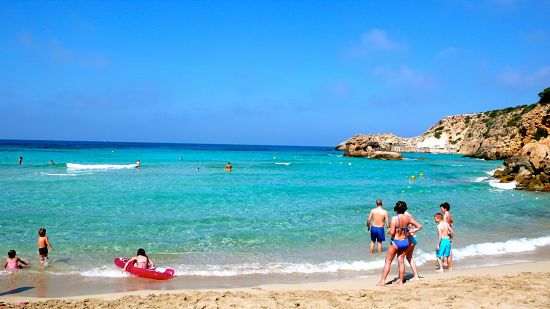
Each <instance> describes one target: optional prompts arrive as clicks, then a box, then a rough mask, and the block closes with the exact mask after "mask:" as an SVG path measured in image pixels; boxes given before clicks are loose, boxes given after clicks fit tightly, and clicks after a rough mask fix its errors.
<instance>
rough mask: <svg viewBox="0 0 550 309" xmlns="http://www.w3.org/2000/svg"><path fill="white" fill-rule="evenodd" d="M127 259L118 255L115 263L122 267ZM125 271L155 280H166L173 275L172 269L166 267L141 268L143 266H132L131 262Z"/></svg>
mask: <svg viewBox="0 0 550 309" xmlns="http://www.w3.org/2000/svg"><path fill="white" fill-rule="evenodd" d="M128 261H129V259H127V258H120V257H119V258H116V259H115V265H116V266H118V267H120V268H122V269H124V266H126V263H127V262H128ZM126 271H127V272H129V273H131V274H132V275H136V276H138V277H144V278H151V279H156V280H166V279H170V278H172V277H174V270H173V269H166V268H160V267H157V268H155V269H143V268H137V267H134V265H133V263H132V264H129V265H128V266H127V267H126Z"/></svg>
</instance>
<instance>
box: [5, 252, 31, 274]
mask: <svg viewBox="0 0 550 309" xmlns="http://www.w3.org/2000/svg"><path fill="white" fill-rule="evenodd" d="M16 254H17V253H16V252H15V250H10V251H8V258H7V259H6V261H5V262H4V268H5V269H8V270H16V269H21V268H23V266H22V265H21V264H23V265H29V263H27V262H25V261H23V260H22V259H20V258H18V257H17V256H16Z"/></svg>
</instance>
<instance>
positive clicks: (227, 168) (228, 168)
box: [225, 162, 233, 172]
mask: <svg viewBox="0 0 550 309" xmlns="http://www.w3.org/2000/svg"><path fill="white" fill-rule="evenodd" d="M232 168H233V166H231V162H227V165H226V166H225V170H226V171H228V172H230V171H231V169H232Z"/></svg>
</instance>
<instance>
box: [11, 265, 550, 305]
mask: <svg viewBox="0 0 550 309" xmlns="http://www.w3.org/2000/svg"><path fill="white" fill-rule="evenodd" d="M395 275H396V274H395V270H394V271H393V272H392V273H391V274H390V276H389V277H388V278H389V280H391V279H392V278H394V277H395ZM376 279H377V278H376V277H368V278H361V279H353V280H340V281H327V282H316V283H304V284H277V285H260V286H257V287H252V288H243V289H215V290H173V291H150V290H142V291H132V292H124V293H108V294H100V295H86V296H75V297H67V298H33V297H22V296H18V295H5V296H2V297H0V300H1V301H2V302H4V303H5V305H6V306H7V307H8V308H16V307H20V306H21V305H23V303H24V307H25V308H131V307H140V308H174V307H178V308H298V307H300V308H365V307H370V308H388V307H393V308H405V307H409V308H410V307H418V308H427V307H450V308H512V307H513V308H526V307H528V308H548V307H549V306H550V261H542V262H533V263H523V264H514V265H501V266H494V267H482V268H476V269H465V270H455V271H453V272H445V273H443V274H435V273H433V272H428V273H426V274H425V275H424V276H423V278H422V279H421V280H420V281H407V282H406V284H405V285H403V286H397V285H394V284H388V285H386V286H384V287H377V286H376V285H375V284H376ZM4 293H5V292H4ZM18 303H19V305H18Z"/></svg>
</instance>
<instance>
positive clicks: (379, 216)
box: [367, 200, 390, 254]
mask: <svg viewBox="0 0 550 309" xmlns="http://www.w3.org/2000/svg"><path fill="white" fill-rule="evenodd" d="M371 221H374V222H373V223H372V227H371ZM384 223H385V224H384ZM384 225H387V226H388V228H390V221H389V220H388V211H387V210H385V209H384V208H382V200H376V208H373V209H372V210H371V211H370V214H369V218H368V219H367V231H370V240H371V243H370V254H373V253H374V244H375V243H378V253H380V252H382V242H383V241H385V240H386V237H385V235H384Z"/></svg>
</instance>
